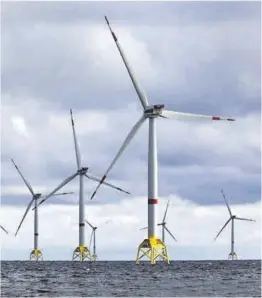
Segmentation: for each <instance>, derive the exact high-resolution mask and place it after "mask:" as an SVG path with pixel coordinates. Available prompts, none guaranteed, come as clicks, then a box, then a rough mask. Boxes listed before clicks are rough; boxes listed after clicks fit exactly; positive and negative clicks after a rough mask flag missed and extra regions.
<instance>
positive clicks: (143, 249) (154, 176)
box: [90, 17, 235, 264]
mask: <svg viewBox="0 0 262 298" xmlns="http://www.w3.org/2000/svg"><path fill="white" fill-rule="evenodd" d="M105 19H106V22H107V25H108V27H109V30H110V32H111V34H112V37H113V39H114V42H115V44H116V46H117V48H118V51H119V53H120V55H121V57H122V60H123V62H124V64H125V66H126V69H127V72H128V74H129V76H130V79H131V81H132V83H133V86H134V88H135V90H136V93H137V95H138V97H139V100H140V103H141V105H142V108H143V111H142V116H141V118H140V119H139V120H138V121H137V123H136V124H135V125H134V126H133V128H132V129H131V131H130V132H129V134H128V135H127V137H126V139H125V140H124V142H123V144H122V146H121V147H120V149H119V151H118V153H117V154H116V156H115V158H114V159H113V161H112V163H111V164H110V166H109V167H108V169H107V171H106V172H105V174H104V176H103V177H102V179H101V181H100V182H99V184H98V186H97V187H96V189H95V191H94V193H93V194H92V196H91V198H90V199H91V200H92V199H93V198H94V196H95V194H96V193H97V191H98V189H99V187H100V185H101V184H102V183H103V182H104V181H105V179H106V178H107V176H108V174H109V172H110V171H111V170H112V168H113V166H114V165H115V163H116V162H117V160H118V159H119V158H120V156H121V155H122V153H123V152H124V151H125V150H126V148H127V146H128V145H129V143H130V142H131V140H132V139H133V137H134V136H135V135H136V133H137V132H138V130H139V128H140V127H141V126H142V124H143V123H144V122H145V121H146V120H147V119H148V120H149V121H148V122H149V140H148V238H147V239H144V240H143V242H142V243H141V244H140V245H139V247H138V251H137V258H136V263H137V264H138V263H139V262H140V259H141V258H142V257H144V256H145V257H147V258H149V259H150V262H151V264H155V262H156V260H157V259H158V258H160V259H164V260H165V261H166V262H167V263H169V258H168V255H167V249H166V245H165V244H164V243H163V242H162V241H161V240H160V239H159V238H158V237H157V233H156V223H157V220H156V213H157V212H156V207H157V203H158V162H157V138H156V118H174V119H177V118H192V119H194V118H196V119H197V118H199V119H208V120H226V121H235V120H234V119H232V118H224V117H219V116H206V115H199V114H191V113H181V112H175V111H168V110H166V109H164V105H163V104H157V105H150V104H149V102H148V99H147V96H146V94H145V92H144V91H143V90H142V89H141V87H140V86H139V84H138V81H137V80H136V78H135V75H134V73H133V71H132V70H131V67H130V65H129V63H128V61H127V58H126V56H125V54H124V51H123V49H122V47H121V45H120V43H119V41H118V39H117V37H116V35H115V33H114V32H113V30H112V28H111V26H110V24H109V21H108V19H107V17H105Z"/></svg>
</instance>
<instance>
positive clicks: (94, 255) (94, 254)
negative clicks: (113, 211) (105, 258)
mask: <svg viewBox="0 0 262 298" xmlns="http://www.w3.org/2000/svg"><path fill="white" fill-rule="evenodd" d="M109 221H110V220H108V221H106V222H104V224H107V223H109ZM86 223H87V224H88V225H89V226H90V227H91V229H92V233H91V237H90V244H89V249H90V247H91V244H92V239H93V256H92V257H93V258H92V259H93V260H94V261H96V259H97V254H96V230H97V228H98V227H95V226H93V225H92V224H91V223H90V222H89V221H87V220H86ZM99 227H101V225H100V226H99ZM93 236H94V237H93Z"/></svg>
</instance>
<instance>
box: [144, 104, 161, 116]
mask: <svg viewBox="0 0 262 298" xmlns="http://www.w3.org/2000/svg"><path fill="white" fill-rule="evenodd" d="M164 107H165V105H163V104H160V105H153V106H149V107H147V108H146V109H145V111H144V114H145V115H156V116H157V115H159V114H161V111H162V109H163V108H164Z"/></svg>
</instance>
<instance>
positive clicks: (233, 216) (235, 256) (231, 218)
mask: <svg viewBox="0 0 262 298" xmlns="http://www.w3.org/2000/svg"><path fill="white" fill-rule="evenodd" d="M221 193H222V195H223V197H224V200H225V203H226V205H227V209H228V212H229V216H230V217H229V219H228V221H227V222H226V223H225V225H224V226H223V227H222V229H221V230H220V231H219V232H218V234H217V236H216V238H215V240H216V239H217V237H218V236H219V235H220V234H221V232H222V231H223V230H224V228H225V227H226V226H227V225H228V224H229V222H230V221H232V223H231V251H230V253H229V255H228V259H230V260H236V259H237V254H236V252H235V248H234V245H235V231H234V220H235V219H237V220H245V221H255V220H254V219H248V218H241V217H237V216H236V215H233V214H232V212H231V209H230V207H229V205H228V202H227V199H226V196H225V194H224V192H223V189H222V190H221ZM215 240H214V241H215Z"/></svg>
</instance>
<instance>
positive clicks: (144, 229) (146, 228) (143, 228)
mask: <svg viewBox="0 0 262 298" xmlns="http://www.w3.org/2000/svg"><path fill="white" fill-rule="evenodd" d="M146 229H147V227H144V228H142V229H139V231H141V230H146Z"/></svg>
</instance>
